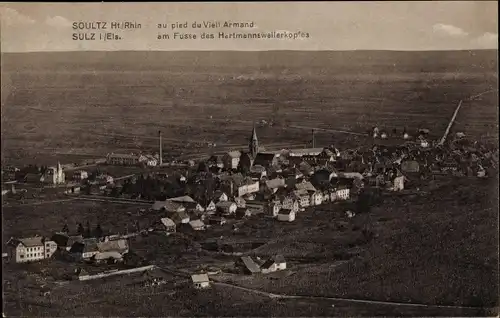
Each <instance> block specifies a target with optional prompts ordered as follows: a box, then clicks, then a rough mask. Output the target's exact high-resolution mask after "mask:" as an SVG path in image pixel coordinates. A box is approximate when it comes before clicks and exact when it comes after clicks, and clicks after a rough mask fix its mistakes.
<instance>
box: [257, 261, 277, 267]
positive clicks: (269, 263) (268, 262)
mask: <svg viewBox="0 0 500 318" xmlns="http://www.w3.org/2000/svg"><path fill="white" fill-rule="evenodd" d="M274 263H275V261H274V260H273V259H268V260H267V261H265V262H264V264H262V266H261V267H260V268H261V269H269V268H270V267H271V266H273V265H274Z"/></svg>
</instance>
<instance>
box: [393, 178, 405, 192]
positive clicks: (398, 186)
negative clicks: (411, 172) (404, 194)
mask: <svg viewBox="0 0 500 318" xmlns="http://www.w3.org/2000/svg"><path fill="white" fill-rule="evenodd" d="M404 188H405V176H397V177H396V178H394V187H393V190H394V191H401V190H404Z"/></svg>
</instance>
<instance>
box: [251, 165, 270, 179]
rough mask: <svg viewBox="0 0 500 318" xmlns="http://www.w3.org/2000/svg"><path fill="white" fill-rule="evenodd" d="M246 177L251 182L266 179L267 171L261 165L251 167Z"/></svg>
mask: <svg viewBox="0 0 500 318" xmlns="http://www.w3.org/2000/svg"><path fill="white" fill-rule="evenodd" d="M248 175H249V176H250V177H251V178H252V180H260V179H262V178H264V177H267V170H266V168H265V167H263V166H261V165H253V166H252V167H251V168H250V171H249V172H248Z"/></svg>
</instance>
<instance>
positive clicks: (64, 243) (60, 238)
mask: <svg viewBox="0 0 500 318" xmlns="http://www.w3.org/2000/svg"><path fill="white" fill-rule="evenodd" d="M50 240H51V241H54V242H55V243H56V244H57V248H58V249H61V250H65V251H69V250H70V249H71V246H73V244H74V243H75V242H83V236H82V235H73V236H70V235H68V234H66V233H62V232H58V233H55V234H54V235H52V237H51V238H50Z"/></svg>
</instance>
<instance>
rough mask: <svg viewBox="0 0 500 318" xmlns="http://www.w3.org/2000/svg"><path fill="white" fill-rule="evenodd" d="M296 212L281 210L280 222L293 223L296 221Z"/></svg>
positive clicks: (279, 213) (279, 214)
mask: <svg viewBox="0 0 500 318" xmlns="http://www.w3.org/2000/svg"><path fill="white" fill-rule="evenodd" d="M295 214H296V212H295V211H294V210H292V209H281V210H280V211H279V212H278V216H277V218H278V221H284V222H293V221H295Z"/></svg>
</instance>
